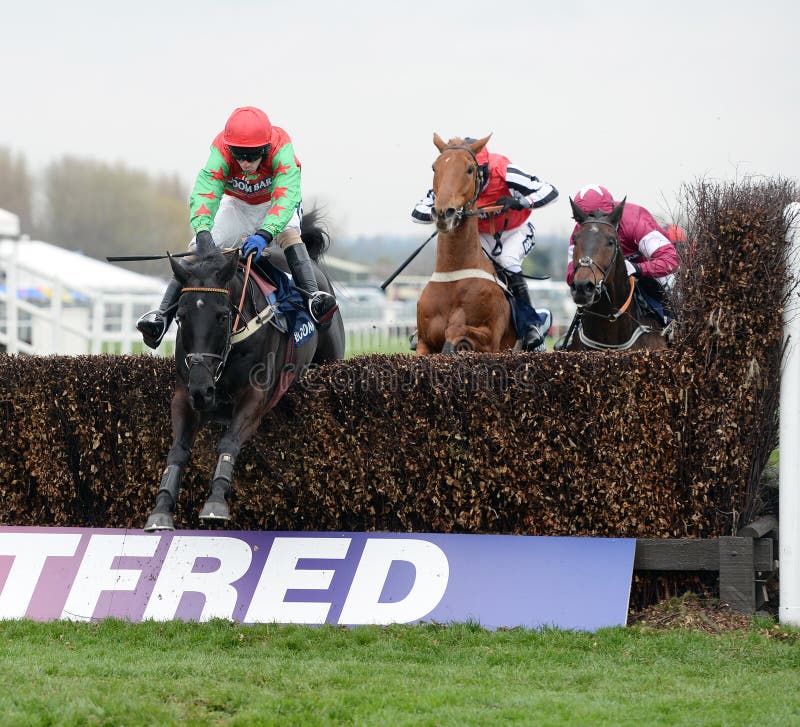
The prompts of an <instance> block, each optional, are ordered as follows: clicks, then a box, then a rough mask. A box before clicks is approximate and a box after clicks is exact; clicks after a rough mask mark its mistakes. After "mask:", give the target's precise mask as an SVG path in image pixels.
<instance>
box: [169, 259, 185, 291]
mask: <svg viewBox="0 0 800 727" xmlns="http://www.w3.org/2000/svg"><path fill="white" fill-rule="evenodd" d="M167 257H169V264H170V267H171V268H172V274H173V275H174V276H175V280H177V281H178V282H179V283H180V284H181V285H186V283H187V282H188V281H189V275H188V274H187V272H186V269H185V268H184V267H183V265H181V264H180V262H179V261H178V260H176V259H175V258H174V257H172V255H170V254H169V253H167Z"/></svg>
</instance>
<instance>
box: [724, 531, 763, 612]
mask: <svg viewBox="0 0 800 727" xmlns="http://www.w3.org/2000/svg"><path fill="white" fill-rule="evenodd" d="M719 598H720V600H721V601H725V602H726V603H729V604H730V605H731V608H732V609H734V610H735V611H740V612H742V613H755V610H756V581H755V558H754V555H753V539H752V538H739V537H736V536H723V537H720V538H719Z"/></svg>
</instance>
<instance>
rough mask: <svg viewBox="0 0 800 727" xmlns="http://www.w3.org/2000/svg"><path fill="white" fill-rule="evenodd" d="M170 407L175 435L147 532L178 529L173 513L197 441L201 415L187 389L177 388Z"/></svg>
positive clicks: (148, 519) (147, 524) (149, 518)
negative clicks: (191, 403) (195, 440)
mask: <svg viewBox="0 0 800 727" xmlns="http://www.w3.org/2000/svg"><path fill="white" fill-rule="evenodd" d="M170 408H171V410H172V429H173V432H174V435H175V436H174V438H173V441H172V447H171V449H170V450H169V454H168V455H167V466H166V468H165V469H164V472H163V473H162V475H161V483H160V484H159V487H158V492H157V493H156V506H155V508H154V509H153V512H152V513H150V517H148V518H147V522H146V523H145V526H144V529H145V531H146V532H153V531H156V530H174V529H175V523H174V521H173V519H172V516H173V515H174V513H175V506H176V505H177V504H178V494H179V493H180V489H181V476H182V475H183V470H184V467H186V464H187V462H188V461H189V455H190V454H191V451H192V442H194V437H195V434H196V433H197V428H198V422H199V417H198V415H197V414H196V412H194V410H193V409H192V407H191V406H190V404H189V397H188V394H187V392H186V389H184V388H179V389H176V391H175V393H174V394H173V396H172V404H171V407H170Z"/></svg>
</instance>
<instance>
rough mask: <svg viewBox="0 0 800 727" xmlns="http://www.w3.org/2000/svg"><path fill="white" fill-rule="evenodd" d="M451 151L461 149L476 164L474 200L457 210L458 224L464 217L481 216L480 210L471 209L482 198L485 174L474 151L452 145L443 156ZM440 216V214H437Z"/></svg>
mask: <svg viewBox="0 0 800 727" xmlns="http://www.w3.org/2000/svg"><path fill="white" fill-rule="evenodd" d="M451 149H460V150H461V151H465V152H467V154H469V155H470V156H471V157H472V161H473V162H475V194H473V195H472V199H471V200H470V201H469V202H465V203H464V204H463V205H461V207H459V208H458V209H457V210H456V214H455V217H456V222H457V223H458V222H460V221H461V219H462V218H463V217H472V216H473V215H477V214H479V210H476V209H472V210H471V209H469V208H470V207H472V206H473V205H474V204H475V202H477V201H478V197H480V196H481V189H483V182H484V178H483V172H482V171H481V165H480V164H478V157H476V156H475V154H474V152H473V151H472V149H470V148H469V147H468V146H467V145H466V144H452V145H450V146H446V147H444V148H443V149H442V154H444V153H445V152H446V151H449V150H451ZM436 214H437V216H438V214H439V213H438V212H437V213H436Z"/></svg>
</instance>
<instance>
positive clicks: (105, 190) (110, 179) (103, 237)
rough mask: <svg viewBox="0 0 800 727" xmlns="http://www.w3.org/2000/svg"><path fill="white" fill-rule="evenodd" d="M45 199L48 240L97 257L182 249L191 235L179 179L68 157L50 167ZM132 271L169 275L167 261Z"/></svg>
mask: <svg viewBox="0 0 800 727" xmlns="http://www.w3.org/2000/svg"><path fill="white" fill-rule="evenodd" d="M44 195H45V219H44V223H43V231H42V236H43V237H44V239H46V240H47V241H48V242H52V243H54V244H57V245H61V246H63V247H66V248H69V249H74V250H81V251H83V252H84V253H85V254H87V255H90V256H92V257H96V258H100V259H103V258H105V257H106V256H107V255H148V254H163V253H164V252H165V251H166V250H183V249H184V248H185V247H186V243H187V242H188V240H189V239H190V237H191V229H190V228H189V223H188V211H187V209H188V208H187V199H188V191H187V190H186V189H185V188H184V187H183V185H182V184H181V182H180V181H179V180H178V178H177V176H165V177H158V178H153V177H150V176H148V175H147V174H146V173H144V172H141V171H135V170H131V169H128V168H126V167H125V166H124V165H114V166H112V165H109V164H104V163H100V162H96V161H92V160H86V159H77V158H75V157H69V156H66V157H63V158H62V159H61V160H59V161H56V162H53V163H52V164H50V166H49V167H48V168H47V170H46V172H45V182H44ZM133 267H134V269H136V270H137V271H139V272H149V273H154V274H161V275H166V274H167V272H168V265H167V264H165V263H164V262H155V263H136V264H135V266H133Z"/></svg>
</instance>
